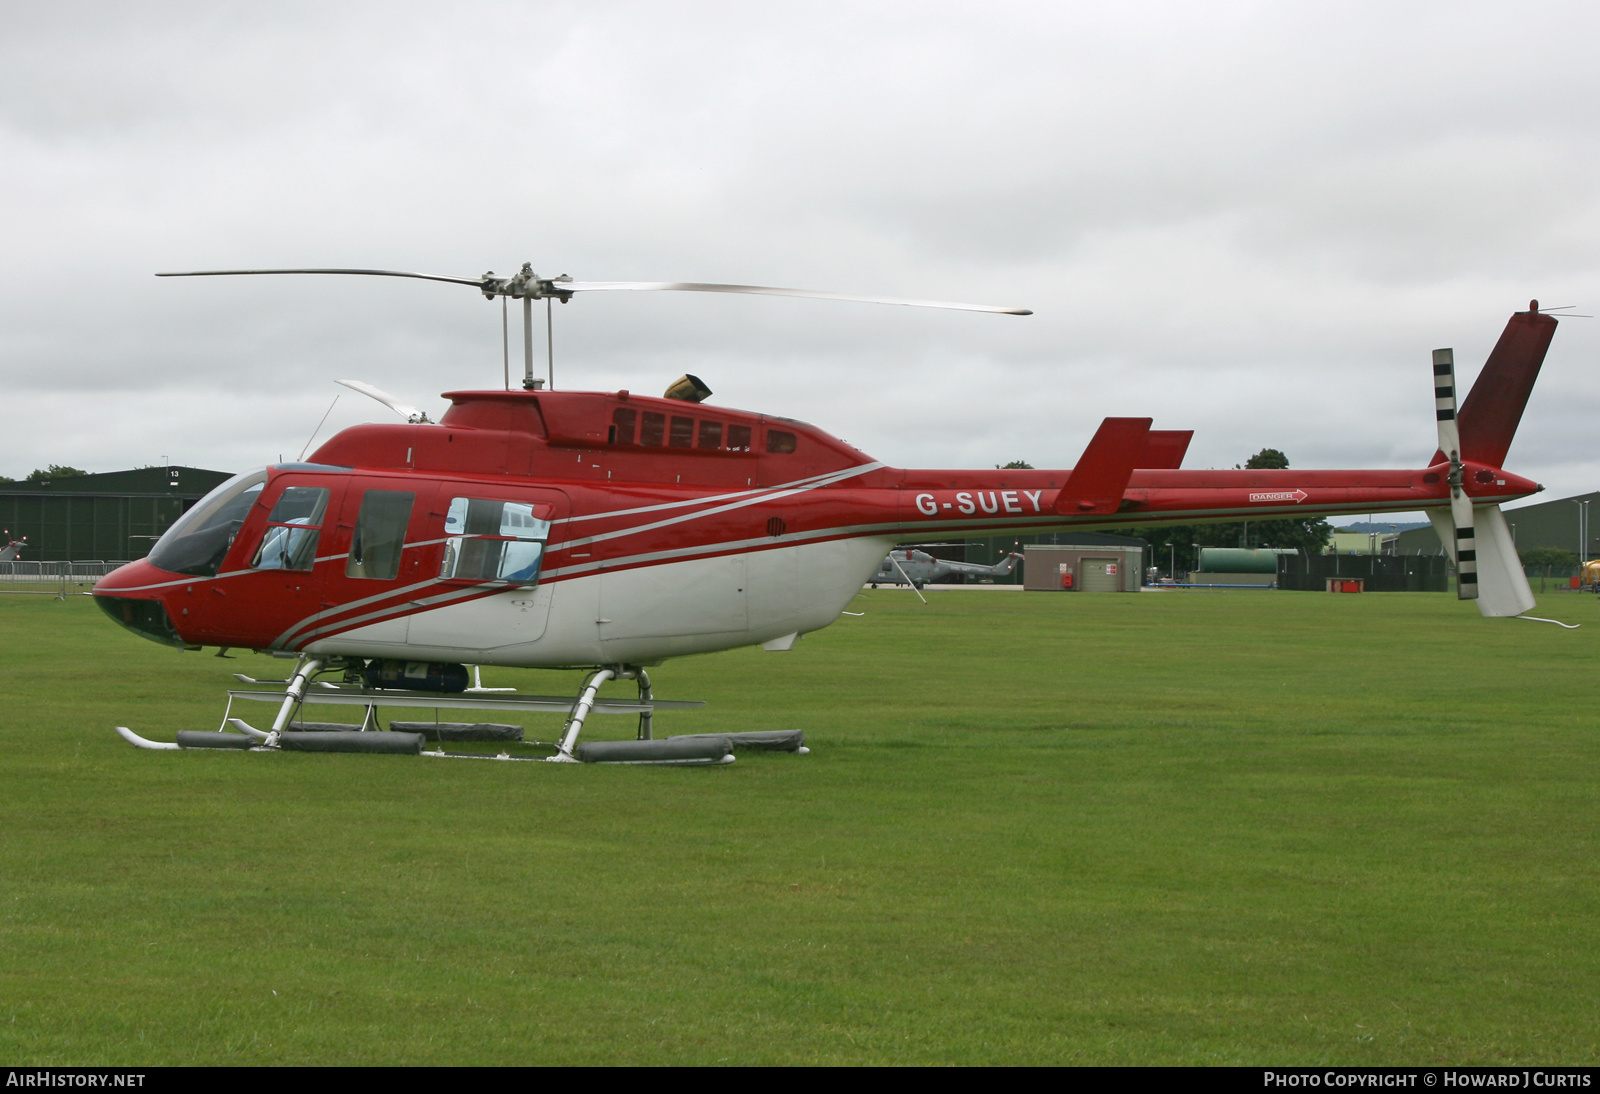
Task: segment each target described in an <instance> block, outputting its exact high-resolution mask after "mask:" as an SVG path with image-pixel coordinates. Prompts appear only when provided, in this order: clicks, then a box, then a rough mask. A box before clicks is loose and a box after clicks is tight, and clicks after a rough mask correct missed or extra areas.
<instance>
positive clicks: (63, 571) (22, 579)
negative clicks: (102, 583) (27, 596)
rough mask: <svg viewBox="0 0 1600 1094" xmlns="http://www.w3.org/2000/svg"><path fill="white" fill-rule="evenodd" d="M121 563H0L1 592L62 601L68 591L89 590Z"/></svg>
mask: <svg viewBox="0 0 1600 1094" xmlns="http://www.w3.org/2000/svg"><path fill="white" fill-rule="evenodd" d="M122 565H124V563H122V562H117V561H113V562H106V561H103V560H100V559H95V560H92V561H83V562H19V561H13V562H0V593H35V594H43V595H45V596H53V597H55V598H56V599H58V600H64V599H66V597H67V596H68V595H69V594H71V593H79V592H88V591H89V589H90V587H92V586H93V585H94V583H95V582H96V581H99V580H100V579H101V578H102V577H105V576H106V575H107V574H109V573H110V572H111V571H112V570H115V569H116V568H117V567H118V566H122Z"/></svg>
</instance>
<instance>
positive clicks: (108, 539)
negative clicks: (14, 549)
mask: <svg viewBox="0 0 1600 1094" xmlns="http://www.w3.org/2000/svg"><path fill="white" fill-rule="evenodd" d="M229 476H230V472H227V471H208V470H206V469H205V468H203V467H177V466H172V467H140V468H135V469H134V470H131V471H108V472H105V473H103V474H98V475H72V476H69V477H67V478H61V479H51V480H48V481H46V482H0V528H4V529H6V530H8V531H9V532H10V533H11V535H10V537H9V538H11V539H22V538H23V537H26V538H27V542H26V543H25V544H24V545H23V547H22V549H21V550H20V551H19V555H20V556H21V558H22V559H24V560H25V561H32V562H84V561H91V560H102V561H106V562H118V561H126V560H130V559H135V558H143V557H144V556H145V555H146V554H148V553H149V552H150V546H151V544H153V543H155V541H156V539H157V538H159V537H160V535H161V533H162V532H165V531H166V530H167V529H168V528H170V527H171V526H172V522H173V521H175V520H177V519H178V518H179V517H180V516H182V515H183V513H184V512H185V511H186V510H187V509H188V508H189V507H190V506H192V505H193V504H194V503H195V502H197V501H199V500H200V499H201V498H203V497H205V496H206V495H207V494H209V493H210V492H211V491H212V490H213V489H214V488H215V487H217V486H218V485H220V484H221V483H222V482H223V481H225V480H226V479H227V478H229Z"/></svg>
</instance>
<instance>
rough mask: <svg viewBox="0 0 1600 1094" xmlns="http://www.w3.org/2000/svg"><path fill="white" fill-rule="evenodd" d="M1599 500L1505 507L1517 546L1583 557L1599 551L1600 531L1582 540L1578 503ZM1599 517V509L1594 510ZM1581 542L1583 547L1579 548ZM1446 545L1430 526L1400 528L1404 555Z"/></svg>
mask: <svg viewBox="0 0 1600 1094" xmlns="http://www.w3.org/2000/svg"><path fill="white" fill-rule="evenodd" d="M1595 501H1600V493H1593V494H1577V495H1575V496H1573V497H1570V498H1557V499H1556V500H1554V501H1541V502H1539V503H1537V504H1535V505H1519V506H1518V507H1517V508H1515V509H1502V510H1501V512H1502V513H1504V514H1505V517H1506V524H1508V525H1510V527H1511V538H1512V539H1513V540H1514V541H1515V542H1516V545H1517V549H1518V550H1521V551H1526V550H1528V549H1529V548H1531V547H1559V548H1560V549H1561V550H1563V551H1576V552H1577V553H1578V554H1581V555H1582V556H1583V557H1584V558H1594V557H1596V556H1597V555H1600V534H1596V533H1595V532H1594V530H1592V529H1591V530H1589V542H1588V543H1583V544H1580V540H1581V539H1582V537H1581V536H1580V534H1579V524H1578V518H1579V505H1578V504H1577V503H1579V502H1584V503H1589V502H1595ZM1594 515H1595V516H1597V517H1600V509H1596V510H1594ZM1580 546H1581V548H1582V549H1581V550H1580ZM1442 550H1443V549H1442V548H1441V547H1440V545H1439V537H1438V536H1437V535H1436V534H1435V533H1434V531H1433V529H1432V528H1431V527H1428V528H1413V529H1411V530H1410V531H1407V532H1401V533H1400V535H1399V537H1398V539H1397V541H1396V544H1395V553H1396V554H1402V555H1436V554H1439V553H1440V552H1441V551H1442Z"/></svg>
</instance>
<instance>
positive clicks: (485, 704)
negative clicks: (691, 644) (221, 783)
mask: <svg viewBox="0 0 1600 1094" xmlns="http://www.w3.org/2000/svg"><path fill="white" fill-rule="evenodd" d="M287 696H288V692H287V691H253V690H243V691H229V692H228V697H229V698H230V699H243V700H246V701H251V702H258V703H282V702H283V701H284V699H285V698H287ZM301 701H302V702H305V703H323V704H327V705H332V706H350V707H372V706H378V707H416V708H421V709H424V710H533V711H546V712H549V713H557V714H562V713H566V712H568V711H570V710H572V708H573V706H574V704H576V703H577V699H574V698H572V697H571V696H560V695H464V694H462V693H460V692H436V691H390V690H387V689H368V688H340V687H310V688H307V689H306V691H305V694H304V695H303V696H302V697H301ZM705 705H706V704H705V703H704V701H702V700H698V699H676V700H674V699H651V700H649V701H646V702H640V701H639V700H637V699H598V698H597V699H595V701H594V707H593V713H595V714H645V713H648V712H650V711H653V710H697V709H699V708H700V707H703V706H705Z"/></svg>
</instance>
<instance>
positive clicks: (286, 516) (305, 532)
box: [250, 486, 328, 570]
mask: <svg viewBox="0 0 1600 1094" xmlns="http://www.w3.org/2000/svg"><path fill="white" fill-rule="evenodd" d="M327 511H328V490H327V488H326V487H322V486H290V487H286V488H285V489H284V491H283V494H282V495H281V496H280V497H279V498H278V501H277V503H276V504H275V505H273V507H272V512H271V513H270V514H269V515H268V516H267V530H266V531H265V532H264V533H263V534H262V536H261V546H259V547H257V548H256V555H255V558H254V559H253V560H251V563H250V565H251V566H253V567H255V568H256V569H258V570H309V569H311V568H312V567H313V566H314V565H315V564H316V561H317V540H318V539H319V538H320V537H321V535H322V533H321V531H320V529H321V528H322V521H323V517H324V515H325V514H326V513H327Z"/></svg>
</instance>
